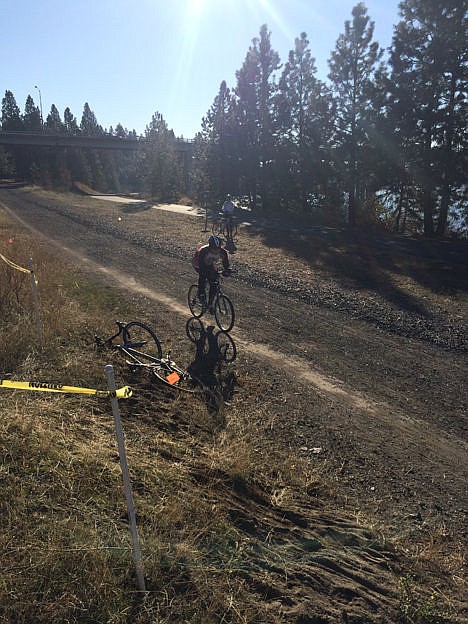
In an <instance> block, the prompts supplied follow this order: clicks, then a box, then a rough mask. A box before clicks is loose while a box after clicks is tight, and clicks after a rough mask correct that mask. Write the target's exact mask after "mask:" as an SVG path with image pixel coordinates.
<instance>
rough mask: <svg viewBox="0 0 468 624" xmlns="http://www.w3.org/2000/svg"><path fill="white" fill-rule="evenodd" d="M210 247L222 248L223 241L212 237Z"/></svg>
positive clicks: (209, 241)
mask: <svg viewBox="0 0 468 624" xmlns="http://www.w3.org/2000/svg"><path fill="white" fill-rule="evenodd" d="M208 245H209V246H210V247H221V239H220V238H219V237H218V236H210V238H209V239H208Z"/></svg>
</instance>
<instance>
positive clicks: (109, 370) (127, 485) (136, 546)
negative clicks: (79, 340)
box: [106, 364, 146, 592]
mask: <svg viewBox="0 0 468 624" xmlns="http://www.w3.org/2000/svg"><path fill="white" fill-rule="evenodd" d="M106 375H107V383H108V386H109V390H110V392H111V397H112V398H111V404H112V414H113V416H114V425H115V435H116V437H117V446H118V448H119V458H120V467H121V469H122V476H123V482H124V490H125V498H126V500H127V509H128V519H129V522H130V531H131V533H132V540H133V556H134V559H135V566H136V575H137V581H138V589H139V590H140V591H143V592H144V591H146V588H145V577H144V574H143V563H142V559H141V550H140V542H139V540H138V530H137V525H136V518H135V507H134V504H133V494H132V484H131V482H130V473H129V471H128V464H127V453H126V451H125V441H124V434H123V428H122V421H121V419H120V409H119V401H118V399H117V397H116V396H115V391H116V385H115V379H114V368H113V367H112V366H111V365H110V364H108V365H107V366H106Z"/></svg>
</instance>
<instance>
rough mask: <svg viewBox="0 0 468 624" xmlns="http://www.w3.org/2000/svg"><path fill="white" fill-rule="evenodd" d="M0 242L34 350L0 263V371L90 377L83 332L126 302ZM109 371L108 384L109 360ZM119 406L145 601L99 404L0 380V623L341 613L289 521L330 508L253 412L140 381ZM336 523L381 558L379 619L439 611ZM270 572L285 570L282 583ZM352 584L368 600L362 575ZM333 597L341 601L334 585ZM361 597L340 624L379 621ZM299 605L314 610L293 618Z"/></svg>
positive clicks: (394, 560)
mask: <svg viewBox="0 0 468 624" xmlns="http://www.w3.org/2000/svg"><path fill="white" fill-rule="evenodd" d="M0 228H1V229H0V231H1V232H2V234H4V235H7V236H9V235H10V232H11V231H12V230H11V225H10V224H8V223H7V222H6V221H4V220H3V221H0ZM3 240H5V236H2V241H3ZM1 251H2V253H8V254H9V257H11V258H12V259H13V260H14V261H15V262H18V263H19V264H24V258H27V257H29V255H32V256H33V257H34V259H35V264H36V269H37V274H38V275H40V276H41V281H40V294H41V304H42V306H41V309H42V314H43V326H44V336H45V345H46V346H45V348H44V349H43V350H40V349H38V348H37V346H36V345H37V339H36V333H35V329H36V327H35V319H34V316H33V315H32V314H31V310H32V309H33V306H32V297H31V292H30V278H29V276H28V275H24V274H20V273H14V274H12V273H11V271H10V270H9V269H7V268H6V267H5V266H4V265H0V284H1V285H2V288H1V290H0V292H1V294H0V314H1V316H0V318H1V319H2V320H1V324H0V350H1V353H2V364H1V374H2V375H3V376H6V375H8V376H11V378H14V379H24V380H29V379H35V380H41V381H49V382H57V383H64V384H69V385H78V386H80V385H82V386H86V387H96V388H105V378H104V365H105V364H106V363H108V359H107V358H106V356H98V355H96V354H94V353H93V350H92V337H93V334H94V332H95V330H96V328H105V327H108V328H112V325H113V321H114V319H115V318H118V317H122V318H129V317H130V313H132V315H135V312H136V310H135V306H138V302H137V301H135V300H130V299H128V300H126V299H125V298H123V297H122V295H121V293H119V292H117V291H113V290H112V289H102V288H100V287H99V286H97V285H96V284H93V283H91V282H89V281H88V280H86V279H85V278H84V277H83V276H81V275H79V274H78V273H76V272H75V270H74V269H73V268H72V267H70V266H67V265H65V264H64V263H63V261H62V259H60V258H57V257H54V256H53V255H51V254H50V253H49V252H48V251H47V249H45V248H44V246H43V245H40V244H37V243H35V242H34V241H31V240H30V239H28V238H27V236H26V235H25V234H24V233H22V232H21V231H19V230H15V231H14V237H13V244H12V245H11V246H9V247H7V248H6V249H5V246H4V245H3V244H2V247H1ZM115 365H116V378H117V384H118V385H120V382H121V381H122V380H123V378H124V376H125V370H124V368H123V367H122V366H121V365H120V364H119V363H118V362H117V361H116V362H115ZM120 405H121V409H122V416H123V419H124V427H125V432H126V440H127V452H128V459H129V464H130V467H131V473H132V481H133V486H134V494H135V502H136V509H137V517H138V525H139V531H140V536H141V540H142V548H143V556H144V569H145V575H146V578H147V588H148V590H149V592H148V594H147V595H146V596H145V597H144V598H143V599H141V600H139V599H137V597H136V594H135V592H134V589H135V579H134V572H133V570H134V566H133V561H132V554H131V540H130V535H129V531H128V525H127V521H126V507H125V500H124V497H123V492H122V485H121V481H122V480H121V473H120V467H119V461H118V455H117V452H116V444H115V438H114V433H113V424H112V417H111V413H110V406H109V405H108V403H107V401H105V400H102V399H100V400H98V399H90V398H86V397H85V398H83V397H80V396H78V395H51V394H45V393H44V394H42V393H32V392H31V393H26V392H19V391H18V392H13V391H10V390H8V391H6V390H2V396H1V403H0V456H1V458H2V460H1V464H0V498H1V500H2V514H1V523H2V525H1V529H2V530H1V533H0V535H1V537H0V549H1V550H0V552H1V557H2V582H1V584H0V622H32V621H34V622H36V623H41V622H44V623H46V622H47V623H49V622H115V623H117V622H118V623H120V622H122V623H123V622H129V621H131V622H135V623H138V622H161V623H162V622H194V623H195V622H200V623H201V622H221V621H222V622H307V621H311V622H312V621H315V622H319V621H320V622H333V621H339V619H338V618H341V617H343V618H344V617H345V616H344V615H343V616H342V614H341V612H339V611H336V612H335V611H334V606H333V605H334V604H341V602H340V601H339V600H338V597H336V600H334V599H333V598H330V597H329V596H328V597H327V596H326V595H323V594H326V591H327V589H326V587H324V586H323V580H321V581H320V582H318V581H317V582H316V583H315V584H314V580H313V571H312V572H311V569H310V567H308V561H309V560H310V559H311V558H312V557H313V553H314V552H315V550H316V549H317V548H318V546H317V544H316V542H314V539H312V538H311V537H310V536H308V534H307V533H306V531H305V530H304V531H302V532H301V527H303V526H304V523H303V522H302V521H301V518H302V517H304V516H305V515H312V514H314V513H317V509H320V510H325V511H327V510H328V511H327V513H329V516H330V517H329V523H330V525H333V526H335V528H336V527H339V526H344V525H345V524H346V522H349V519H346V518H345V517H344V516H340V514H339V511H337V510H335V509H333V507H332V506H331V501H332V500H333V499H334V497H333V493H332V492H330V486H329V484H327V483H326V482H325V481H324V480H323V479H322V477H321V475H320V474H317V473H316V472H315V470H314V467H313V466H312V465H310V464H308V463H306V462H305V461H304V462H302V460H298V459H296V458H294V459H291V458H289V457H288V456H286V455H285V453H284V451H282V450H281V449H274V448H269V449H268V450H265V449H262V446H261V444H260V443H259V440H261V431H262V426H264V425H263V423H262V416H263V415H262V413H261V408H258V412H257V413H256V414H253V413H250V414H249V418H248V419H246V418H245V414H244V413H243V407H242V405H239V406H237V407H235V406H234V407H233V408H232V409H230V410H229V414H228V418H226V413H225V412H224V410H223V409H222V408H220V409H219V410H218V411H217V412H215V413H213V412H212V413H209V412H207V410H206V408H205V406H204V405H203V404H202V403H200V402H197V401H194V400H193V398H191V397H189V396H180V397H175V396H174V395H172V394H170V391H169V394H168V392H166V391H165V390H164V389H162V388H161V387H158V386H154V385H151V384H150V383H149V382H148V381H145V380H144V379H143V380H139V381H138V392H137V393H136V395H135V398H134V399H132V400H130V401H121V402H120ZM279 466H281V469H279ZM311 500H312V501H313V504H311V502H310V501H311ZM324 517H326V514H325V515H324V516H321V520H322V521H323V518H324ZM239 518H241V519H242V522H241V521H239ZM340 523H341V524H340ZM269 524H275V525H276V526H278V527H282V530H283V533H284V539H283V541H282V542H281V545H279V544H276V546H275V545H274V544H272V543H271V541H269V537H268V526H269ZM252 527H255V530H253V528H252ZM349 527H350V534H352V535H353V540H356V541H355V543H357V544H359V547H360V550H361V551H362V552H365V553H366V555H367V556H368V559H369V561H370V560H371V559H372V558H373V559H374V560H375V561H377V562H378V567H380V568H382V569H384V571H383V572H382V575H383V576H384V575H385V583H386V584H387V588H388V592H389V593H388V595H387V596H385V597H384V598H383V594H382V595H380V597H379V598H376V599H375V600H381V599H384V600H385V601H387V603H388V604H387V606H386V607H385V608H386V609H387V610H388V613H390V614H392V613H393V614H397V613H399V616H400V617H401V620H400V621H402V622H436V621H437V622H443V621H446V622H448V621H451V620H449V619H445V618H442V617H441V616H440V614H441V613H442V611H444V609H445V606H444V607H442V606H441V605H442V603H439V599H438V598H437V599H436V598H435V597H432V598H431V597H430V596H429V597H427V596H426V597H424V595H423V597H422V598H419V597H418V596H419V590H418V588H417V585H416V584H413V581H412V580H411V578H412V577H411V572H412V570H411V569H410V567H408V566H409V565H410V564H409V562H408V561H406V560H405V558H404V556H403V555H402V554H401V553H398V552H396V551H394V549H392V548H391V547H390V546H388V545H386V541H385V538H384V536H381V535H376V534H373V532H372V529H371V528H370V527H369V526H368V527H366V526H365V525H364V526H363V525H362V524H361V526H357V525H353V526H351V523H350V524H349ZM323 541H324V542H325V538H324V540H323ZM273 546H275V547H273ZM343 548H344V545H343V544H342V543H341V544H340V543H338V542H337V543H336V544H334V545H333V544H332V545H329V546H328V549H327V551H326V556H327V557H328V559H329V560H330V561H333V560H335V559H336V560H339V559H340V558H342V556H343V555H342V551H343ZM324 557H325V555H324V556H323V557H322V558H324ZM322 563H323V562H322ZM369 565H370V564H369ZM298 570H299V573H298ZM331 570H333V568H331ZM301 571H302V585H303V586H304V587H305V586H308V587H309V589H310V591H309V594H308V596H307V597H305V596H302V607H301V600H300V598H301V580H300V579H301V574H300V573H301ZM336 573H337V571H336V570H335V571H334V572H333V574H336ZM288 574H289V575H290V576H291V577H292V578H293V577H296V579H297V580H296V583H295V584H294V585H292V586H290V585H288V582H287V577H288ZM363 574H365V572H363ZM274 575H276V576H277V577H281V578H282V579H283V581H284V591H285V594H286V593H287V592H288V591H289V596H288V595H283V596H277V595H272V594H271V592H269V590H268V588H269V587H271V584H270V583H269V579H270V577H273V576H274ZM311 577H312V578H311ZM367 581H368V584H369V595H371V594H372V591H373V589H372V588H373V587H374V585H373V579H372V578H368V579H367ZM374 589H375V587H374ZM341 591H342V594H343V596H342V597H343V599H344V600H345V602H350V601H351V597H352V596H354V594H353V593H352V588H350V587H348V588H346V587H343V588H342V589H341ZM347 592H349V593H348V594H347ZM306 598H308V599H309V602H307V600H306ZM356 600H357V599H356ZM288 601H289V602H288ZM353 602H354V598H353ZM362 602H363V604H364V606H361V612H360V613H361V616H359V615H358V614H359V609H358V606H357V607H356V614H357V615H356V617H355V618H353V617H352V616H350V617H349V619H348V620H347V621H349V622H358V621H359V622H367V621H368V622H374V621H375V622H377V621H385V620H379V619H375V620H374V619H373V617H372V615H371V613H372V609H371V606H370V605H371V604H372V602H368V603H367V607H366V606H365V605H366V603H365V601H364V600H363V599H362ZM314 603H315V604H316V605H317V611H316V612H315V611H314V613H316V618H317V619H312V617H315V616H312V615H311V614H312V611H313V609H314V607H313V604H314ZM307 605H308V606H307ZM301 609H302V610H301ZM351 611H352V609H351ZM366 613H368V616H366V615H365V614H366ZM320 614H322V615H320ZM439 616H440V619H437V618H439ZM307 617H309V618H311V619H307ZM322 617H323V619H321V618H322ZM359 617H361V618H362V619H359ZM376 617H380V616H376ZM389 617H390V619H389V620H388V621H394V620H393V619H392V618H393V617H394V616H392V615H390V616H389ZM335 618H337V619H335ZM367 618H368V619H367ZM343 621H346V620H343Z"/></svg>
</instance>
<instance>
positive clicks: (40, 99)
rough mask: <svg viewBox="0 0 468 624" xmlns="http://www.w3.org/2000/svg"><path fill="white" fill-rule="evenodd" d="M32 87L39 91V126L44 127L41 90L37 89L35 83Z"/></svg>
mask: <svg viewBox="0 0 468 624" xmlns="http://www.w3.org/2000/svg"><path fill="white" fill-rule="evenodd" d="M34 88H35V89H37V90H38V91H39V107H40V109H41V127H44V117H43V116H42V95H41V90H40V89H39V87H38V86H37V85H34Z"/></svg>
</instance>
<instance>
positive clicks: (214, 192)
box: [193, 80, 238, 205]
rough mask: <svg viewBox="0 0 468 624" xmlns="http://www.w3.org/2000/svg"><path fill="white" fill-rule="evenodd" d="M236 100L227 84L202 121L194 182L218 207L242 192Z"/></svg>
mask: <svg viewBox="0 0 468 624" xmlns="http://www.w3.org/2000/svg"><path fill="white" fill-rule="evenodd" d="M234 134H235V123H234V119H233V96H232V94H231V91H230V89H229V88H228V87H227V85H226V82H225V81H224V80H223V81H222V82H221V85H220V87H219V91H218V95H217V96H216V97H215V99H214V102H213V104H212V106H211V108H210V110H209V111H208V112H207V114H206V115H205V117H204V118H203V120H202V131H201V133H200V134H199V135H198V137H197V140H196V145H195V170H196V177H195V179H194V180H193V182H194V184H195V187H196V189H197V195H198V196H199V197H200V198H202V199H203V201H208V202H209V203H210V204H212V205H214V204H215V203H216V202H219V201H220V200H222V198H224V196H225V195H226V194H227V193H228V192H229V193H233V194H236V193H237V190H238V158H237V154H236V151H235V144H236V143H235V140H234V136H233V135H234Z"/></svg>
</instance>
